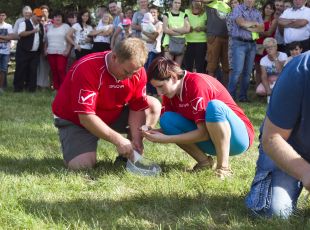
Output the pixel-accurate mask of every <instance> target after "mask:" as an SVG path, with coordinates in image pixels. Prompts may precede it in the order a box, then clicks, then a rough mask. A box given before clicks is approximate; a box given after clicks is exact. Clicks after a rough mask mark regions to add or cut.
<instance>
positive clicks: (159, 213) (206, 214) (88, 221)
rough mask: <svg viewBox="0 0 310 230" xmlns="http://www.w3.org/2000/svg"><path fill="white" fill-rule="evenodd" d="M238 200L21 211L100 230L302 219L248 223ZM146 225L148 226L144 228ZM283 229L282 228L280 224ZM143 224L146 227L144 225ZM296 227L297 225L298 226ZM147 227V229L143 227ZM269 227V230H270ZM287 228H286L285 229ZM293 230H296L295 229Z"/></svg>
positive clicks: (88, 203)
mask: <svg viewBox="0 0 310 230" xmlns="http://www.w3.org/2000/svg"><path fill="white" fill-rule="evenodd" d="M243 202H244V201H243V198H242V197H241V196H234V195H230V194H228V195H226V196H218V195H213V196H207V195H206V194H199V195H197V196H194V197H187V196H184V195H183V196H182V195H180V194H171V195H169V196H164V195H162V194H151V195H145V194H144V195H143V196H141V197H140V196H139V197H132V198H124V199H120V200H118V201H115V200H94V199H90V198H85V199H78V200H72V201H58V202H48V201H45V200H39V201H32V200H22V201H21V206H22V207H23V209H24V211H25V212H26V213H27V214H29V215H31V216H35V217H38V218H40V219H43V218H44V219H45V220H49V221H52V222H53V223H55V224H64V225H67V226H71V227H72V226H75V227H78V226H76V225H77V224H78V223H79V224H82V225H84V226H85V225H86V226H87V227H88V228H90V229H92V228H99V227H100V228H102V229H112V228H113V229H132V228H135V229H137V228H139V229H144V228H150V227H151V228H153V229H155V228H156V229H158V228H161V229H171V228H172V229H227V228H230V229H231V228H232V229H252V228H253V227H254V226H255V228H256V229H280V228H279V226H282V227H281V229H292V227H293V226H299V227H301V226H300V224H301V223H300V220H301V218H297V219H295V220H293V221H290V222H288V221H284V220H276V221H270V220H262V219H255V220H253V219H251V218H249V216H248V213H247V210H246V209H245V207H244V205H243V204H244V203H243ZM146 223H147V224H146ZM284 223H285V225H284V226H283V224H284ZM143 224H146V225H143ZM297 224H298V225H297ZM130 226H131V227H130ZM146 226H148V227H146ZM269 227H270V228H269ZM287 227H289V228H287ZM295 229H296V228H295Z"/></svg>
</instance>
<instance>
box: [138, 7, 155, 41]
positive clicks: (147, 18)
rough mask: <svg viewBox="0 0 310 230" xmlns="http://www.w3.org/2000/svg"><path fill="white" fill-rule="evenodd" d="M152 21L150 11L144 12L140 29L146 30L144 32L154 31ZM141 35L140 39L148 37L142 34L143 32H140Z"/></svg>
mask: <svg viewBox="0 0 310 230" xmlns="http://www.w3.org/2000/svg"><path fill="white" fill-rule="evenodd" d="M153 23H154V18H153V16H152V14H151V13H149V12H148V13H145V14H144V16H143V19H142V23H141V29H142V31H144V32H146V33H154V32H156V28H155V26H154V25H153ZM141 36H142V39H143V40H144V41H146V42H147V41H149V38H148V37H147V36H146V35H145V34H144V33H141Z"/></svg>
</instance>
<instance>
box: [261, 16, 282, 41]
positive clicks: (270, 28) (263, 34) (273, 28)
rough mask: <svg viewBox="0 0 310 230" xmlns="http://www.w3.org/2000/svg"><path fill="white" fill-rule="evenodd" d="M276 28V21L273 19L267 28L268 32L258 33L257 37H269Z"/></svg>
mask: <svg viewBox="0 0 310 230" xmlns="http://www.w3.org/2000/svg"><path fill="white" fill-rule="evenodd" d="M277 26H278V20H276V19H273V21H272V23H271V25H270V27H269V30H267V31H263V32H260V33H259V35H260V36H261V37H270V36H272V34H273V33H274V32H275V31H276V29H277Z"/></svg>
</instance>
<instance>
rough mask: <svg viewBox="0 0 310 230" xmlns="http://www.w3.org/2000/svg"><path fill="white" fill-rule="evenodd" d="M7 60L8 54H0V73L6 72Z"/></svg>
mask: <svg viewBox="0 0 310 230" xmlns="http://www.w3.org/2000/svg"><path fill="white" fill-rule="evenodd" d="M9 60H10V55H9V54H0V71H2V72H7V71H8V63H9Z"/></svg>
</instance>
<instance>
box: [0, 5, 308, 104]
mask: <svg viewBox="0 0 310 230" xmlns="http://www.w3.org/2000/svg"><path fill="white" fill-rule="evenodd" d="M137 3H138V5H137V10H136V11H134V10H133V6H126V7H122V6H121V4H120V2H117V1H114V0H112V1H110V2H109V3H108V4H107V5H106V6H105V5H102V6H98V7H97V8H95V12H94V13H92V12H90V11H89V10H81V11H80V12H67V13H66V14H63V12H61V11H60V10H57V9H53V10H52V11H51V12H52V13H51V15H49V10H50V9H49V7H48V6H47V5H43V6H41V7H40V8H35V9H33V10H32V9H31V8H30V7H29V6H25V7H24V8H23V9H22V17H20V18H18V19H17V20H16V22H15V24H14V26H13V25H10V24H8V23H6V18H7V17H9V16H10V15H7V14H6V12H5V10H3V9H2V10H1V11H0V92H1V93H3V88H4V87H5V86H6V75H7V69H8V62H9V57H10V47H11V41H13V40H15V41H17V48H16V58H15V60H16V69H15V74H14V81H13V84H14V92H22V91H24V90H26V91H29V92H35V91H36V90H37V89H41V88H51V89H53V90H58V89H59V87H60V86H61V84H62V82H63V80H64V78H65V76H66V72H67V70H68V69H69V67H70V66H71V65H72V63H73V62H74V61H75V60H78V59H80V58H81V57H83V56H85V55H88V54H90V53H93V52H101V51H106V50H110V49H111V48H113V47H114V46H115V44H116V43H117V42H119V41H121V40H123V39H124V38H128V37H138V38H141V39H143V40H144V41H145V42H146V44H147V46H148V51H149V56H148V59H147V62H146V64H145V68H146V69H147V68H148V66H149V65H150V64H151V62H152V60H154V59H155V58H156V57H157V56H159V55H163V56H165V57H167V58H169V59H171V60H174V61H176V62H177V63H178V64H179V65H180V66H181V67H182V68H184V69H186V70H188V71H196V72H200V73H207V74H209V75H210V76H213V77H216V78H218V79H219V80H220V81H221V83H222V84H223V85H224V86H225V87H227V89H228V91H229V93H230V94H231V95H232V97H233V98H234V99H236V100H239V101H240V102H249V99H248V88H249V82H250V78H251V77H253V76H254V78H255V83H256V87H257V88H256V93H257V95H259V96H268V95H269V94H270V93H271V90H270V88H271V87H270V84H273V82H274V78H272V79H273V80H270V79H271V78H270V77H269V75H270V70H271V69H273V70H276V73H279V72H281V70H282V68H283V66H284V63H285V62H286V61H287V56H290V49H291V47H293V48H295V47H298V48H300V52H301V51H302V52H305V51H307V50H309V47H310V45H309V44H310V40H309V37H310V24H309V21H310V9H309V8H308V7H307V6H306V4H307V3H306V1H305V0H293V1H292V2H291V1H288V0H285V1H284V0H275V1H273V0H268V1H266V2H265V3H264V4H263V5H262V7H261V10H258V9H257V8H256V7H255V0H244V1H243V3H241V2H239V1H238V0H230V1H229V2H227V3H226V2H225V1H212V0H192V1H191V2H190V3H189V5H188V6H186V4H184V3H183V2H181V0H173V1H171V6H170V8H169V9H168V10H167V11H166V12H163V8H162V7H160V6H156V2H155V5H154V3H153V4H151V3H149V2H148V1H147V0H138V2H137ZM181 6H183V7H181ZM184 8H185V10H184V11H183V9H184ZM269 38H274V39H273V40H270V39H269ZM266 39H269V40H268V41H266ZM271 41H272V42H271ZM270 43H272V45H270ZM293 48H292V49H293ZM271 50H273V51H271ZM253 69H255V71H254V72H253ZM271 72H272V71H271ZM273 72H274V71H273ZM253 73H255V74H254V75H253ZM272 76H274V74H272ZM239 78H240V79H239ZM269 78H270V79H269ZM267 82H269V86H268V84H267ZM238 84H239V85H240V90H239V93H238V92H237V86H238ZM147 91H148V93H149V94H151V95H156V90H155V89H154V88H152V86H151V85H148V88H147Z"/></svg>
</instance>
